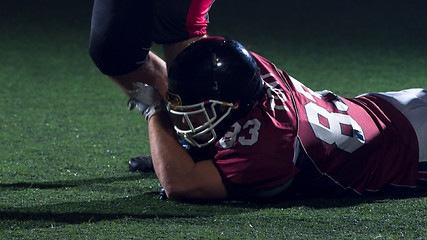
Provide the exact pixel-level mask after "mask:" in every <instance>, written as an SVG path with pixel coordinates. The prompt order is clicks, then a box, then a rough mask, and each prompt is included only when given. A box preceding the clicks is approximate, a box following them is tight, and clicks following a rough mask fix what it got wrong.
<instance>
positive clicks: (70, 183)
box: [0, 173, 155, 190]
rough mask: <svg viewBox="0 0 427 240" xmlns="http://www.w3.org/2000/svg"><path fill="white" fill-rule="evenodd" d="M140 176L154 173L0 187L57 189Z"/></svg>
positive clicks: (145, 176) (8, 184)
mask: <svg viewBox="0 0 427 240" xmlns="http://www.w3.org/2000/svg"><path fill="white" fill-rule="evenodd" d="M142 178H155V175H154V174H150V173H146V174H138V175H132V176H121V177H108V178H93V179H82V180H72V181H70V180H62V181H51V182H17V183H0V189H2V188H10V189H16V190H26V189H31V188H32V189H57V188H58V189H59V188H66V187H79V186H86V185H90V184H97V183H112V182H118V181H134V180H138V179H142Z"/></svg>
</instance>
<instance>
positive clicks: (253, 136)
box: [219, 119, 261, 149]
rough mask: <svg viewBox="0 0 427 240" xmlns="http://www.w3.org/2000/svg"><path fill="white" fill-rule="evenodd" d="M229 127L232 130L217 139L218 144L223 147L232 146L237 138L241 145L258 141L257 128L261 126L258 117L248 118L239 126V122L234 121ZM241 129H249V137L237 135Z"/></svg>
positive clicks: (249, 144) (250, 144)
mask: <svg viewBox="0 0 427 240" xmlns="http://www.w3.org/2000/svg"><path fill="white" fill-rule="evenodd" d="M231 128H232V129H233V130H231V131H228V132H227V133H226V134H225V135H224V137H222V138H221V139H220V140H219V144H220V145H221V147H223V148H224V149H229V148H231V147H232V146H233V144H234V142H235V141H236V140H237V141H238V142H239V143H240V144H242V145H243V146H252V145H254V144H255V143H256V142H258V138H259V129H260V128H261V122H260V121H259V120H258V119H252V120H248V121H247V122H246V123H245V125H243V128H242V126H240V124H239V123H237V122H236V123H234V124H233V125H232V126H231ZM242 129H249V135H250V136H249V138H246V137H244V136H239V137H237V135H238V134H239V133H240V131H241V130H242Z"/></svg>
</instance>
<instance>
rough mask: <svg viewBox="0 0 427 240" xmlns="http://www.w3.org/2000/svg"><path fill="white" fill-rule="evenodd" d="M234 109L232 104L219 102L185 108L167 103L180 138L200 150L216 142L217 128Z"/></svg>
mask: <svg viewBox="0 0 427 240" xmlns="http://www.w3.org/2000/svg"><path fill="white" fill-rule="evenodd" d="M232 108H233V104H232V103H228V102H221V101H217V100H207V101H204V102H200V103H196V104H192V105H185V106H182V105H179V106H176V105H174V104H173V103H172V102H169V101H168V103H167V110H168V111H169V113H170V115H171V119H172V122H173V125H174V128H175V131H176V133H177V134H178V136H179V137H181V138H182V139H184V140H186V141H187V142H189V143H190V144H191V145H193V146H196V147H199V148H201V147H204V146H207V145H209V144H211V143H213V142H215V140H216V138H217V133H216V131H215V127H216V126H217V125H218V124H219V123H221V122H222V121H223V120H224V119H225V118H226V117H227V116H228V115H229V114H230V112H231V110H232Z"/></svg>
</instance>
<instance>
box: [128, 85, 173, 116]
mask: <svg viewBox="0 0 427 240" xmlns="http://www.w3.org/2000/svg"><path fill="white" fill-rule="evenodd" d="M130 96H131V97H130V99H129V101H128V108H129V110H132V109H134V108H135V107H136V109H137V110H138V112H140V113H141V114H142V116H143V117H144V118H145V119H146V120H147V121H148V120H150V118H151V116H153V115H154V114H155V113H158V112H160V111H166V107H165V103H164V101H163V98H162V96H161V95H160V93H159V92H158V91H157V89H156V88H154V87H153V86H150V85H147V84H144V83H135V90H133V91H131V92H130Z"/></svg>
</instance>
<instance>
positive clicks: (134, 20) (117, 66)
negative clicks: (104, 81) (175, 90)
mask: <svg viewBox="0 0 427 240" xmlns="http://www.w3.org/2000/svg"><path fill="white" fill-rule="evenodd" d="M152 25H153V1H152V0H95V2H94V6H93V14H92V28H91V35H90V45H89V53H90V56H91V57H92V59H93V62H94V63H95V64H96V66H97V67H98V68H99V69H100V71H101V72H102V73H104V74H106V75H108V76H109V77H110V78H111V79H112V80H113V81H114V82H116V83H117V84H118V85H119V86H120V88H122V89H123V91H124V92H125V93H126V94H128V91H129V90H131V89H132V88H133V84H134V83H135V82H144V83H147V84H150V85H153V86H155V87H157V88H158V89H159V91H160V92H162V93H164V92H166V89H167V72H166V64H165V62H164V61H163V60H162V59H160V58H159V57H157V56H156V55H155V54H153V53H152V52H150V48H151V44H152V37H151V32H152Z"/></svg>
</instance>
